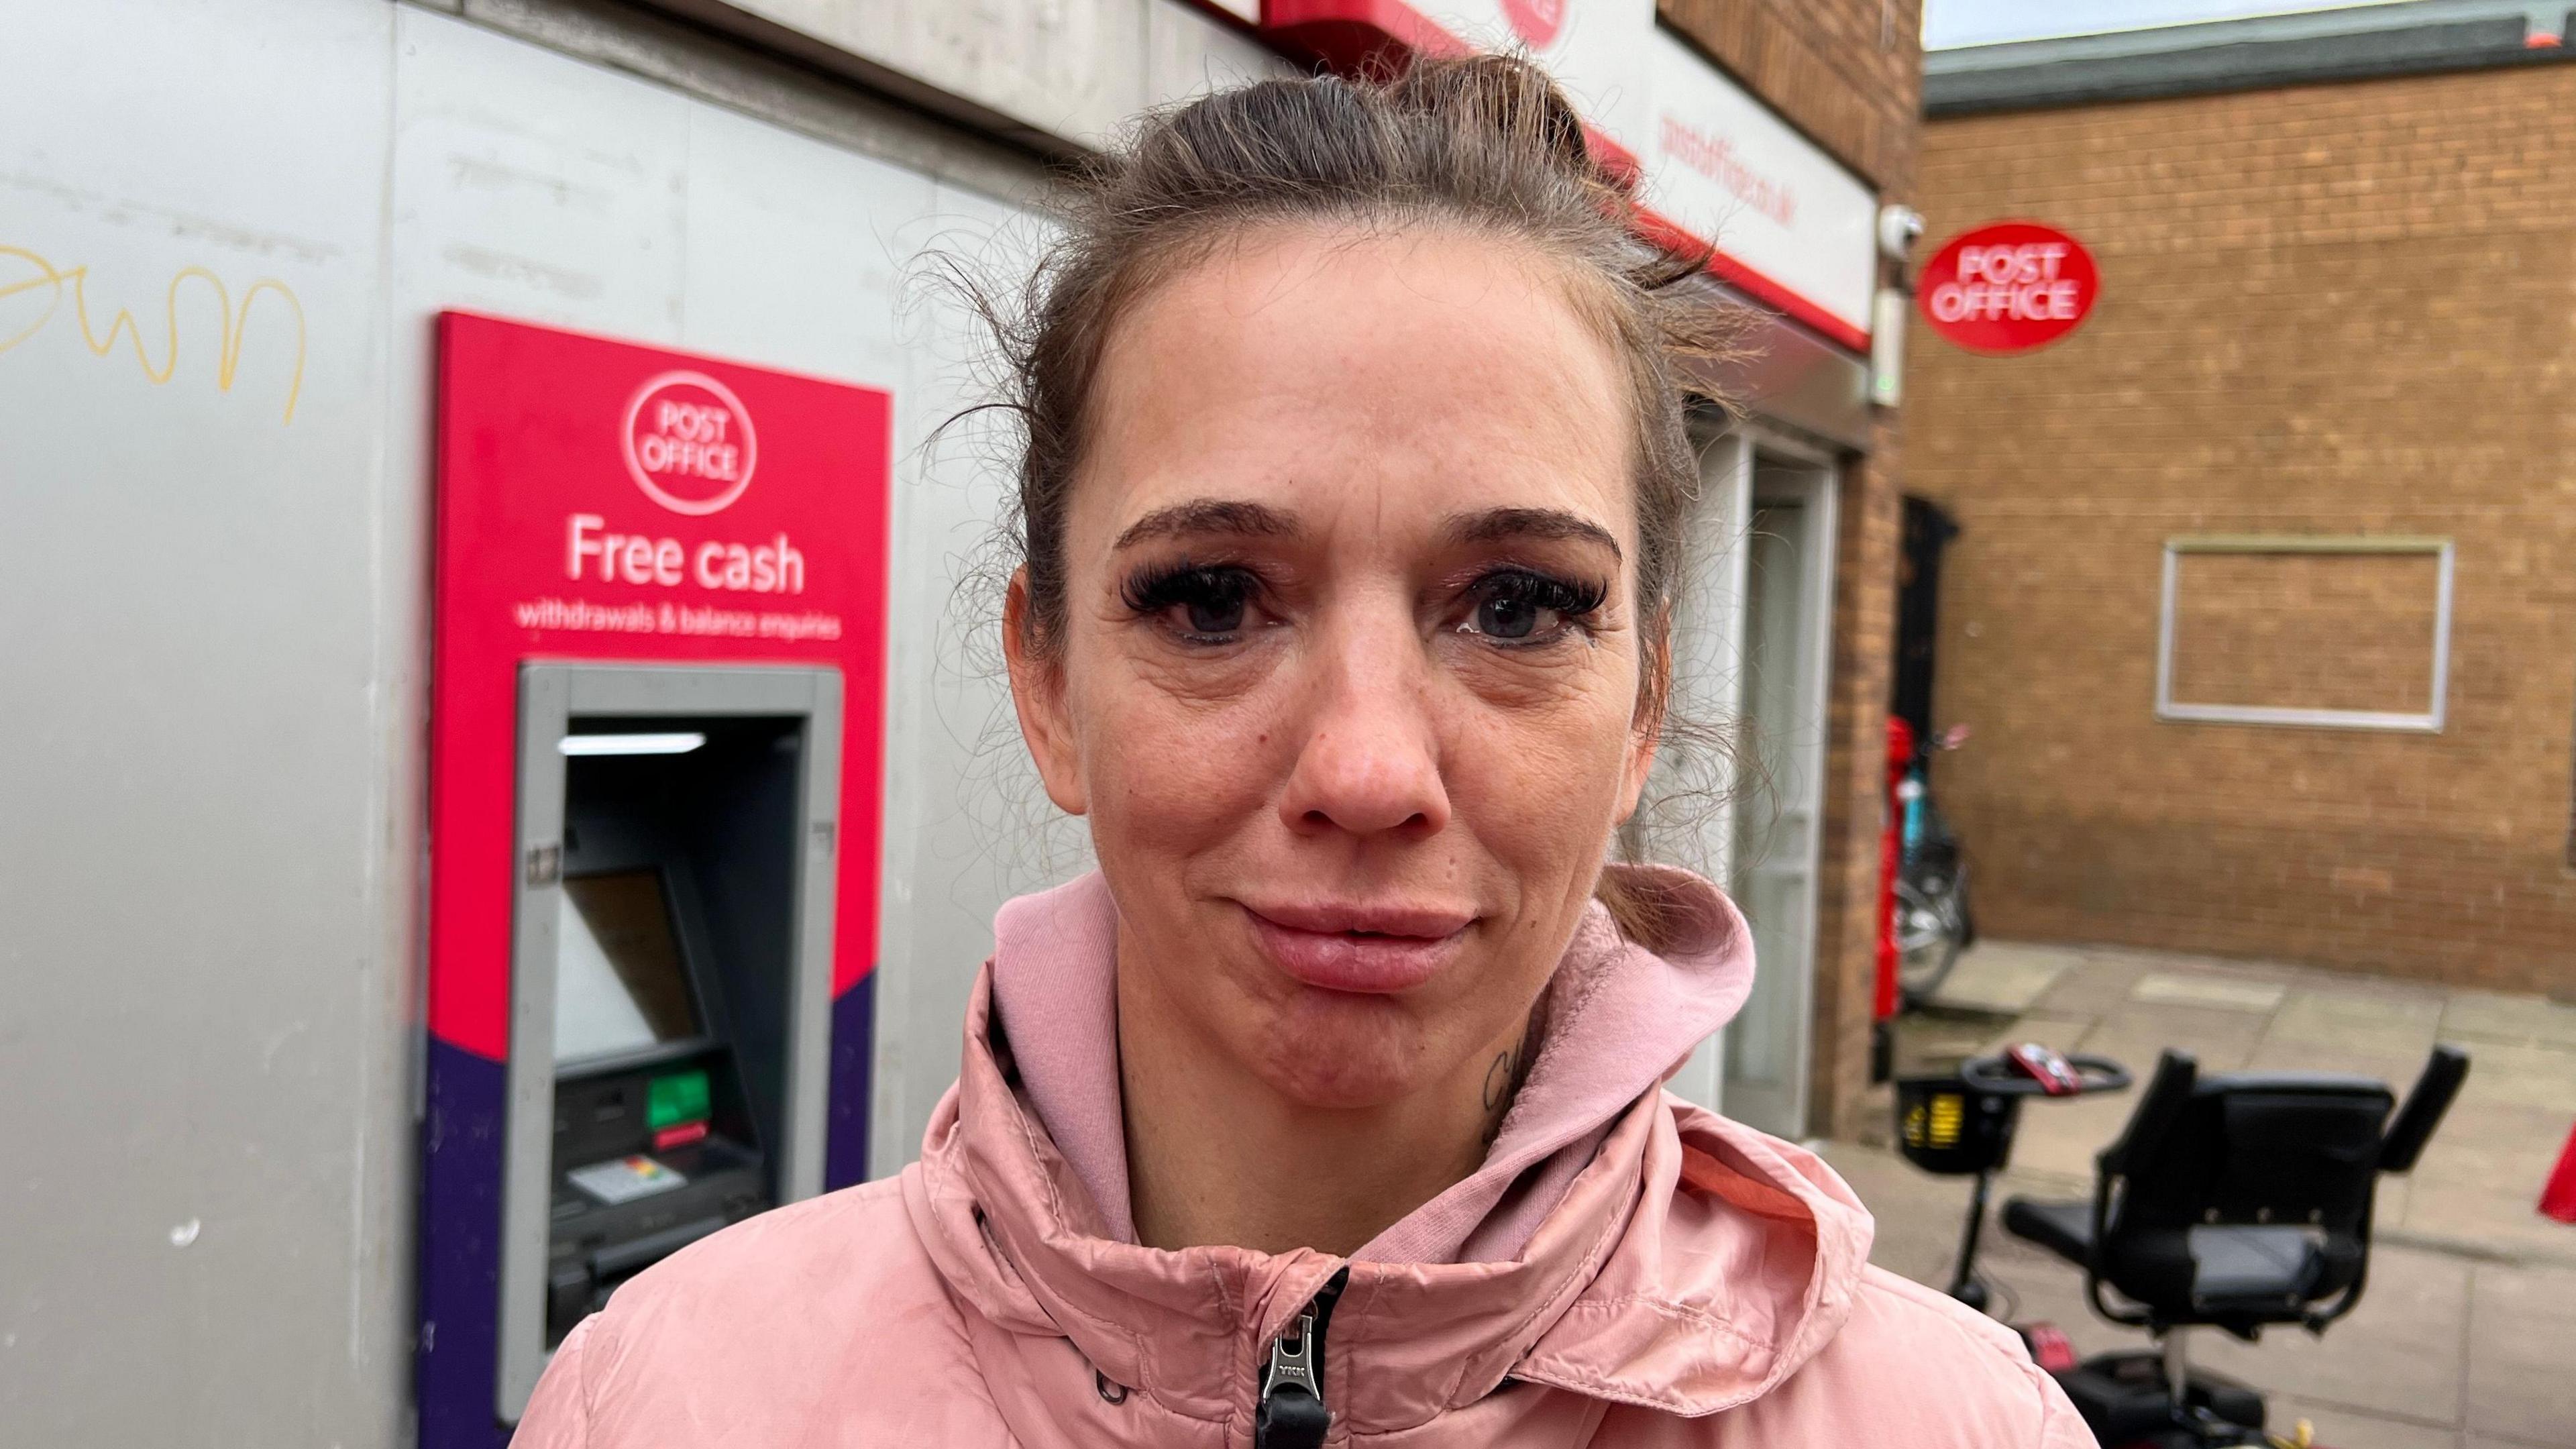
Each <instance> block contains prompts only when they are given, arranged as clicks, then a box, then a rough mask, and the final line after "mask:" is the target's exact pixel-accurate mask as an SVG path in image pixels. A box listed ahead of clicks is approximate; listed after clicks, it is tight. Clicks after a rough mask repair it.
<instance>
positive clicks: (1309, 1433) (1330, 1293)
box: [1252, 1268, 1351, 1449]
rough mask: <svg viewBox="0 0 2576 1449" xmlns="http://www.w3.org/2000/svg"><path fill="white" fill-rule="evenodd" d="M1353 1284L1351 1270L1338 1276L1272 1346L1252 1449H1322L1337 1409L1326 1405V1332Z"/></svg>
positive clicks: (1326, 1284) (1254, 1424)
mask: <svg viewBox="0 0 2576 1449" xmlns="http://www.w3.org/2000/svg"><path fill="white" fill-rule="evenodd" d="M1350 1281H1351V1270H1350V1269H1348V1268H1344V1269H1342V1270H1341V1271H1339V1272H1337V1273H1335V1274H1334V1275H1333V1276H1332V1277H1331V1278H1330V1279H1328V1280H1327V1281H1326V1282H1325V1284H1324V1286H1323V1287H1322V1288H1321V1289H1319V1290H1317V1292H1316V1294H1315V1301H1314V1302H1312V1303H1309V1304H1307V1305H1306V1307H1305V1311H1303V1312H1301V1313H1299V1314H1298V1315H1297V1326H1296V1327H1295V1328H1292V1329H1290V1330H1289V1331H1288V1332H1286V1333H1283V1334H1281V1335H1279V1337H1278V1338H1276V1339H1274V1340H1273V1341H1272V1342H1271V1345H1270V1363H1269V1366H1268V1367H1267V1368H1265V1369H1264V1370H1263V1371H1262V1375H1261V1404H1260V1407H1259V1409H1258V1410H1257V1411H1256V1412H1255V1413H1254V1414H1253V1416H1252V1443H1253V1449H1321V1446H1322V1444H1323V1442H1324V1431H1325V1430H1327V1429H1330V1428H1332V1427H1333V1411H1332V1410H1330V1409H1328V1408H1326V1407H1324V1329H1325V1327H1326V1326H1327V1325H1329V1324H1330V1323H1331V1322H1332V1318H1333V1305H1334V1304H1335V1303H1337V1302H1339V1301H1340V1300H1341V1296H1342V1289H1343V1288H1344V1287H1345V1286H1346V1285H1348V1284H1349V1282H1350Z"/></svg>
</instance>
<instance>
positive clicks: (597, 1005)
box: [501, 665, 841, 1387]
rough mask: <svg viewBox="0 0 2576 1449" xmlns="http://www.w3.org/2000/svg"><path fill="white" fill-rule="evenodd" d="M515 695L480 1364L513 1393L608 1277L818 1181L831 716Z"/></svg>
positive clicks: (714, 689) (737, 694)
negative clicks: (495, 1169)
mask: <svg viewBox="0 0 2576 1449" xmlns="http://www.w3.org/2000/svg"><path fill="white" fill-rule="evenodd" d="M519 689H520V694H519V711H520V731H519V832H520V837H521V839H520V847H521V858H522V859H523V860H524V861H525V862H526V863H527V869H525V870H524V871H522V872H521V873H520V878H519V880H518V882H517V883H516V886H515V888H514V890H515V894H516V896H517V900H516V909H515V910H514V911H513V913H512V915H513V930H514V935H515V941H514V943H513V950H512V956H513V959H514V961H515V962H516V972H515V975H514V977H513V980H512V1005H511V1051H510V1062H511V1066H510V1104H511V1108H512V1114H511V1120H510V1125H509V1158H508V1161H509V1166H510V1175H509V1180H508V1185H507V1187H506V1189H505V1192H504V1203H503V1222H504V1232H505V1234H506V1236H505V1237H504V1238H503V1240H502V1245H501V1294H502V1300H501V1301H502V1311H501V1326H502V1340H501V1348H502V1367H503V1377H504V1380H505V1381H508V1380H511V1379H513V1378H514V1377H516V1378H524V1379H525V1381H526V1382H527V1384H528V1385H529V1386H530V1387H533V1386H534V1383H535V1375H534V1372H533V1367H532V1366H542V1358H541V1357H539V1356H538V1355H537V1353H536V1352H535V1349H536V1346H537V1345H538V1344H539V1342H540V1340H542V1344H543V1347H544V1348H546V1349H552V1348H553V1347H554V1345H556V1344H557V1343H560V1342H562V1340H563V1336H564V1335H565V1334H566V1333H568V1332H570V1331H571V1330H572V1326H573V1325H574V1324H575V1323H578V1322H580V1321H581V1319H582V1318H583V1317H584V1316H585V1315H587V1314H589V1313H592V1312H594V1311H596V1310H597V1309H599V1308H600V1307H602V1306H604V1305H605V1304H606V1303H607V1301H608V1295H609V1294H610V1293H611V1292H612V1291H614V1290H615V1289H616V1287H617V1285H618V1284H619V1283H622V1282H624V1281H625V1280H626V1279H627V1278H629V1277H631V1276H633V1275H634V1274H635V1273H636V1272H638V1271H639V1270H641V1269H644V1268H647V1267H650V1266H651V1265H653V1264H654V1263H656V1262H659V1261H660V1260H661V1259H663V1258H665V1257H667V1256H669V1255H670V1254H672V1253H674V1252H677V1251H678V1250H679V1249H681V1248H684V1247H686V1246H688V1245H689V1244H690V1243H693V1242H695V1241H697V1240H698V1239H700V1238H703V1237H705V1236H707V1235H708V1234H709V1233H712V1232H714V1231H716V1230H717V1229H719V1228H722V1227H726V1226H728V1225H730V1224H732V1223H735V1222H738V1221H740V1220H742V1219H743V1218H746V1217H749V1216H751V1215H752V1214H753V1213H756V1212H759V1211H761V1210H763V1209H765V1208H770V1207H775V1206H776V1205H778V1204H779V1203H781V1202H786V1201H789V1200H791V1199H794V1198H799V1197H810V1196H812V1195H813V1194H815V1193H816V1192H818V1191H820V1190H821V1189H822V1183H823V1145H824V1134H823V1102H824V1095H825V1088H826V1082H825V1077H824V1067H825V1064H826V1061H827V1059H828V1056H829V1052H830V1044H829V1039H828V1032H829V1026H830V1023H829V1018H828V1010H829V1000H830V985H831V978H830V970H829V966H830V957H831V942H832V922H831V918H830V914H829V910H828V907H829V905H830V902H831V900H832V891H831V880H830V874H829V865H830V861H831V846H832V843H833V836H834V834H835V831H834V819H835V815H836V808H835V807H836V805H837V800H838V794H837V792H838V786H839V783H840V778H839V777H840V758H839V755H840V750H839V746H840V724H841V699H840V680H839V678H838V676H837V675H835V674H832V673H830V672H828V671H818V670H775V669H736V670H725V669H695V670H690V669H656V668H635V667H601V666H589V667H570V666H563V665H530V666H528V667H526V668H525V669H523V670H522V671H521V673H520V676H519ZM807 907H821V908H822V909H808V908H807ZM540 1281H542V1283H543V1289H542V1292H541V1293H540V1292H539V1291H538V1290H537V1288H536V1285H537V1283H538V1282H540ZM540 1307H542V1315H541V1316H542V1326H541V1330H540V1327H539V1325H538V1323H537V1322H536V1320H537V1319H538V1318H539V1317H540V1313H539V1309H540ZM514 1368H515V1369H517V1370H519V1372H518V1373H517V1374H515V1375H514V1374H513V1372H512V1370H513V1369H514Z"/></svg>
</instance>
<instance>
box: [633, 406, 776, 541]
mask: <svg viewBox="0 0 2576 1449" xmlns="http://www.w3.org/2000/svg"><path fill="white" fill-rule="evenodd" d="M621 437H622V441H623V443H624V445H625V449H626V472H627V475H628V476H629V477H631V478H633V479H634V480H635V486H636V487H638V488H641V489H643V490H644V496H645V497H647V498H650V499H652V500H653V501H654V502H656V503H659V504H661V505H662V506H663V507H665V508H667V509H669V510H671V511H672V512H673V513H686V514H689V515H691V516H693V517H704V516H706V515H707V514H710V513H721V512H723V511H724V510H725V509H726V508H728V507H730V506H731V505H732V503H733V501H734V500H735V499H737V498H740V497H741V496H742V493H743V490H744V489H746V488H749V487H750V486H751V473H752V469H753V468H754V467H756V466H757V465H758V464H759V462H760V438H759V435H758V434H756V433H755V432H754V431H753V430H752V426H751V410H750V409H748V408H746V407H744V406H743V405H742V399H741V398H738V397H735V396H734V395H733V389H731V388H729V387H726V386H725V385H724V384H723V383H720V382H718V381H716V380H715V379H714V378H712V377H709V376H707V375H706V374H705V373H703V372H666V373H663V374H661V375H660V376H658V377H654V378H652V379H650V380H648V381H647V382H646V383H645V384H644V385H643V386H642V387H640V388H637V389H636V390H635V396H634V398H633V400H631V401H629V402H628V403H627V404H626V426H625V428H624V429H623V430H622V434H621Z"/></svg>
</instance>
